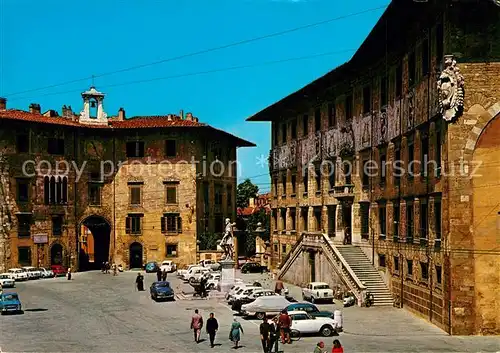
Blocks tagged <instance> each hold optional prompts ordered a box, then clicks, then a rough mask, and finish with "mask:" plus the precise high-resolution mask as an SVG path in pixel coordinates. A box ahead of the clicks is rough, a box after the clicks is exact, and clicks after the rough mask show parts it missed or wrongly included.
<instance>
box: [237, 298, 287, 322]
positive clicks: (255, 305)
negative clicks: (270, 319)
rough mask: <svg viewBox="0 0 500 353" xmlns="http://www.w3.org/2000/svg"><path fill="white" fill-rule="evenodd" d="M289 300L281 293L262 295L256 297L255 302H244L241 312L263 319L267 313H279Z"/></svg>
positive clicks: (247, 315)
mask: <svg viewBox="0 0 500 353" xmlns="http://www.w3.org/2000/svg"><path fill="white" fill-rule="evenodd" d="M290 304H292V303H290V302H289V301H288V300H286V298H285V297H283V296H281V295H270V296H262V297H258V298H257V299H255V300H254V301H253V302H251V303H248V304H243V305H242V306H241V312H242V313H243V315H244V316H246V317H250V316H255V317H256V318H257V319H259V320H262V319H264V318H265V317H266V316H267V315H277V314H279V313H281V311H283V309H284V308H286V307H287V306H288V305H290Z"/></svg>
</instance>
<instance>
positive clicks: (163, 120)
mask: <svg viewBox="0 0 500 353" xmlns="http://www.w3.org/2000/svg"><path fill="white" fill-rule="evenodd" d="M111 126H112V127H114V128H118V129H128V128H151V127H176V126H179V127H198V126H207V125H206V124H203V123H199V122H196V121H192V120H181V119H180V118H174V120H172V119H170V120H169V119H168V116H160V115H156V116H134V117H132V118H128V119H125V120H123V121H112V122H111Z"/></svg>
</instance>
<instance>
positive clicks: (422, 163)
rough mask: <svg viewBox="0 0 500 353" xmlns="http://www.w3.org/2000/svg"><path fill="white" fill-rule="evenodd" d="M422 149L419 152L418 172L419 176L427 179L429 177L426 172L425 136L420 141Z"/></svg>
mask: <svg viewBox="0 0 500 353" xmlns="http://www.w3.org/2000/svg"><path fill="white" fill-rule="evenodd" d="M420 141H421V142H420V143H421V144H422V147H421V150H420V170H421V173H422V174H421V176H422V177H427V176H428V175H429V171H428V170H427V167H428V163H429V138H428V136H427V135H424V136H423V137H422V138H421V140H420Z"/></svg>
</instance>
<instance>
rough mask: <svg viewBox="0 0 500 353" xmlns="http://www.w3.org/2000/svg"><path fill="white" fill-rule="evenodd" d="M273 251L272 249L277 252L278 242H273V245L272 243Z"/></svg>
mask: <svg viewBox="0 0 500 353" xmlns="http://www.w3.org/2000/svg"><path fill="white" fill-rule="evenodd" d="M273 251H274V252H275V253H277V252H278V244H274V245H273Z"/></svg>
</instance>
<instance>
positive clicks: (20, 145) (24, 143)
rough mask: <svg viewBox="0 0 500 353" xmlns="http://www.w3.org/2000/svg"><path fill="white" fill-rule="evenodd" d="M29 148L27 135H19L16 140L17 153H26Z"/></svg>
mask: <svg viewBox="0 0 500 353" xmlns="http://www.w3.org/2000/svg"><path fill="white" fill-rule="evenodd" d="M29 148H30V142H29V135H28V134H19V135H17V138H16V151H17V153H28V152H29Z"/></svg>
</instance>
